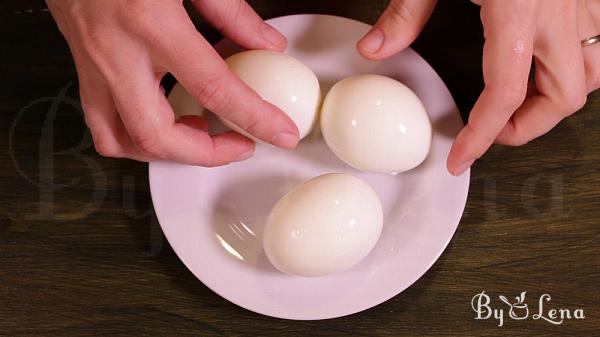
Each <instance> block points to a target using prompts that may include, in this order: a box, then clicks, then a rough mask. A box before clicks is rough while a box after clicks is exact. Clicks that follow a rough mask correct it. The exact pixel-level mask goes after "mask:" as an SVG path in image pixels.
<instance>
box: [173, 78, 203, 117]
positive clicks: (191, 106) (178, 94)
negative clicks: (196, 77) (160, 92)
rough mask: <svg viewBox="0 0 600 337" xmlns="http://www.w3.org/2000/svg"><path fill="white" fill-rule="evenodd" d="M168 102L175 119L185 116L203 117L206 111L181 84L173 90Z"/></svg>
mask: <svg viewBox="0 0 600 337" xmlns="http://www.w3.org/2000/svg"><path fill="white" fill-rule="evenodd" d="M168 101H169V104H171V108H172V109H173V112H174V113H175V119H177V118H179V117H181V116H185V115H192V116H202V113H203V110H204V109H203V108H202V107H201V106H200V105H199V104H198V103H197V102H196V100H195V99H194V98H193V97H192V95H190V94H189V93H188V92H187V90H185V88H184V87H183V86H182V85H181V84H179V83H177V84H175V86H174V87H173V89H171V92H170V93H169V97H168Z"/></svg>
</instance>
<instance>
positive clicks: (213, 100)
mask: <svg viewBox="0 0 600 337" xmlns="http://www.w3.org/2000/svg"><path fill="white" fill-rule="evenodd" d="M192 95H193V97H194V98H195V99H196V101H198V102H200V104H202V105H203V106H204V107H206V108H207V109H209V110H211V111H213V112H218V111H221V110H223V109H224V108H225V107H226V105H227V92H226V91H225V90H224V85H223V84H222V80H221V79H220V78H219V77H217V76H211V77H208V78H206V79H204V80H203V81H200V82H199V83H198V84H197V85H196V86H195V87H194V88H193V89H192Z"/></svg>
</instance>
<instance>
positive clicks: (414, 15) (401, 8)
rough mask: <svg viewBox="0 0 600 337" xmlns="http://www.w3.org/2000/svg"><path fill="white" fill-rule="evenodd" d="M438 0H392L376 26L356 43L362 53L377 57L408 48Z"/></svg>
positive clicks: (370, 57) (375, 58) (383, 56)
mask: <svg viewBox="0 0 600 337" xmlns="http://www.w3.org/2000/svg"><path fill="white" fill-rule="evenodd" d="M436 3H437V0H392V1H391V2H390V4H389V6H388V7H387V8H386V9H385V11H384V12H383V14H382V15H381V17H380V18H379V20H378V21H377V23H376V24H375V26H373V28H372V29H371V30H370V31H369V32H368V33H367V34H366V35H365V36H364V37H363V38H362V39H361V40H360V41H359V42H358V43H357V46H356V47H357V49H358V51H359V52H360V53H361V55H362V56H364V57H366V58H368V59H371V60H380V59H383V58H386V57H389V56H392V55H393V54H395V53H397V52H399V51H401V50H402V49H404V48H406V47H408V46H409V45H410V44H411V43H412V42H413V41H414V40H415V39H416V38H417V36H419V33H420V32H421V30H422V29H423V27H424V26H425V24H426V23H427V20H429V17H430V16H431V13H432V12H433V9H434V8H435V5H436Z"/></svg>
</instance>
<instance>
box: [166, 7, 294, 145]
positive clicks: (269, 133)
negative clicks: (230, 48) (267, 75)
mask: <svg viewBox="0 0 600 337" xmlns="http://www.w3.org/2000/svg"><path fill="white" fill-rule="evenodd" d="M182 11H183V10H182ZM183 14H184V15H187V14H186V13H185V11H183ZM182 19H183V18H182ZM163 33H164V34H162V35H161V37H160V38H158V40H157V44H159V49H160V50H164V51H167V52H165V53H163V55H162V56H163V58H164V61H163V62H165V63H166V65H165V66H166V67H167V68H169V69H170V70H171V72H172V73H173V75H174V76H175V77H176V78H177V79H178V81H179V82H180V83H181V84H182V85H183V86H184V87H185V88H186V89H187V91H188V92H189V93H190V94H191V95H192V96H193V97H194V98H195V99H196V100H197V101H198V103H199V104H200V105H202V106H203V107H205V108H206V109H208V110H210V111H212V112H214V113H215V114H217V115H219V116H221V117H222V118H225V119H227V120H228V121H230V122H232V123H234V124H236V125H237V126H239V127H240V128H242V129H244V130H246V131H247V132H248V133H250V134H252V135H253V136H255V137H257V138H259V139H262V140H264V141H266V142H269V143H272V144H273V145H276V146H280V147H284V148H293V147H295V146H296V145H297V143H298V139H299V136H298V128H297V127H296V124H294V122H293V121H292V120H291V119H290V118H289V117H288V116H287V115H286V114H285V113H284V112H283V111H281V110H280V109H279V108H277V107H275V106H274V105H272V104H270V103H267V102H265V101H264V100H263V99H262V98H261V97H260V96H259V95H258V94H257V93H256V92H255V91H254V90H252V89H251V88H250V87H248V86H247V85H246V84H244V83H243V82H242V81H241V80H240V79H239V78H238V77H237V76H235V75H234V74H233V73H232V72H231V71H230V70H229V68H228V67H227V65H226V64H225V62H223V60H222V59H221V57H220V56H219V55H218V54H217V53H216V51H215V50H214V49H213V48H212V47H211V46H210V44H209V43H208V42H207V41H206V40H204V38H202V36H200V34H199V33H198V32H197V31H196V30H195V28H194V26H193V25H192V23H191V22H190V21H189V20H187V23H186V27H184V28H183V29H182V27H181V26H178V27H177V29H172V30H170V29H169V27H166V28H165V29H164V32H163ZM173 50H177V53H173V52H172V51H173Z"/></svg>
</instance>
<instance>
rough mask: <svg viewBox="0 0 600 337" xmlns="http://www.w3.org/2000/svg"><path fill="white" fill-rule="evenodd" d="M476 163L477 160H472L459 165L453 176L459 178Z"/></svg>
mask: <svg viewBox="0 0 600 337" xmlns="http://www.w3.org/2000/svg"><path fill="white" fill-rule="evenodd" d="M474 162H475V159H471V160H467V161H466V162H464V163H462V164H460V165H458V166H457V167H456V168H455V169H454V171H453V172H452V175H453V176H455V177H458V176H459V175H461V174H463V173H465V171H466V170H467V169H468V168H469V167H471V165H473V163H474Z"/></svg>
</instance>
